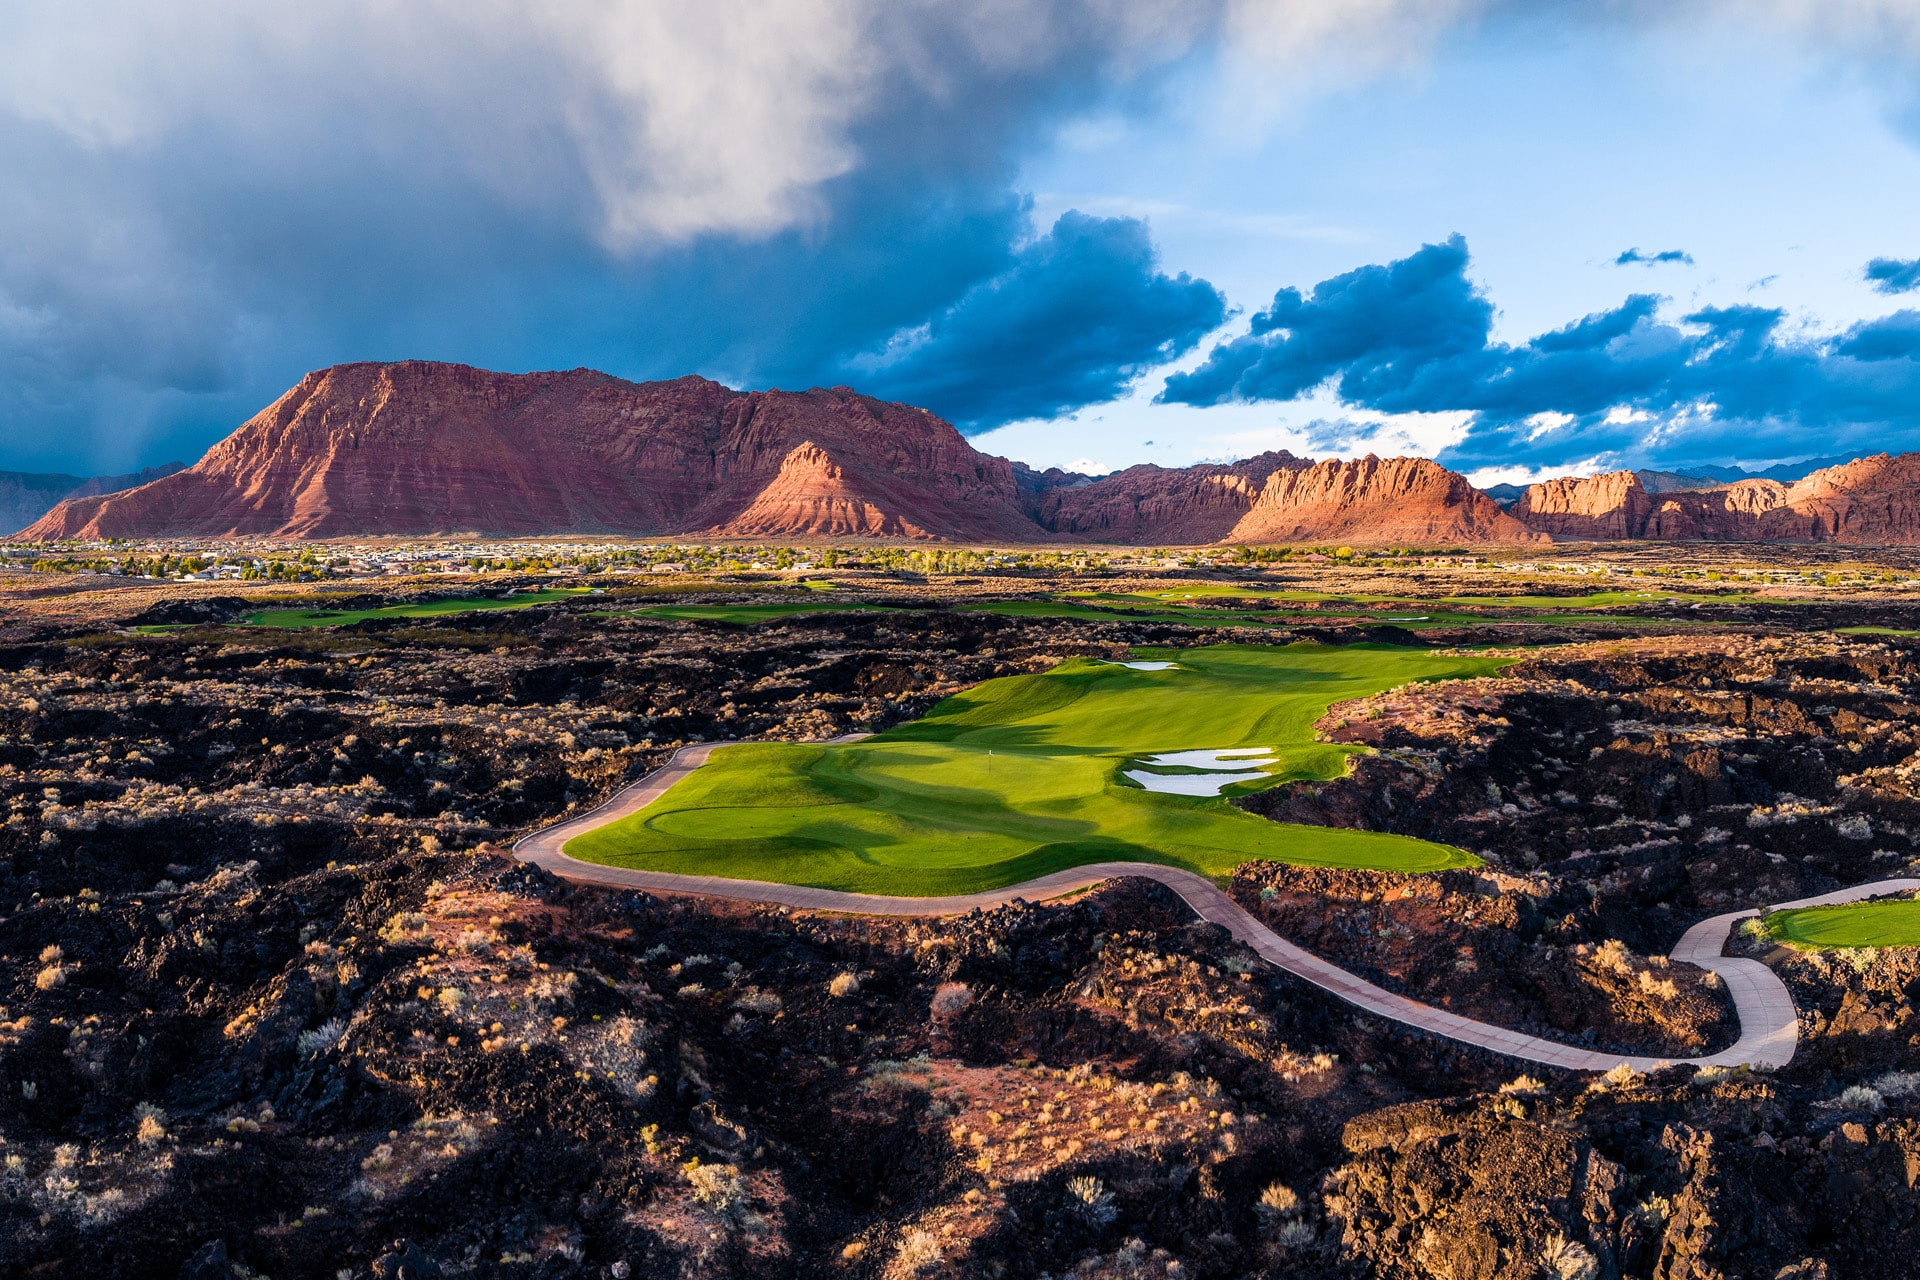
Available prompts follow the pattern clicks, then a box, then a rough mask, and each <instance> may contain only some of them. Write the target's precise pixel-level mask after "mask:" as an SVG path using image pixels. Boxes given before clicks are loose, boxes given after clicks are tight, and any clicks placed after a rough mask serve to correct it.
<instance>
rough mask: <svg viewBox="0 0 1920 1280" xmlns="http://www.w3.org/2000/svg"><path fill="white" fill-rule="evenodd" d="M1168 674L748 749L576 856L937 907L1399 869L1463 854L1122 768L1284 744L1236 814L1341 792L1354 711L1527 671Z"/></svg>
mask: <svg viewBox="0 0 1920 1280" xmlns="http://www.w3.org/2000/svg"><path fill="white" fill-rule="evenodd" d="M1136 656H1138V657H1140V658H1147V659H1165V660H1171V661H1173V662H1175V663H1176V664H1177V665H1176V666H1175V667H1173V668H1171V669H1168V670H1164V671H1138V670H1132V669H1129V668H1127V667H1122V666H1115V665H1111V664H1105V663H1099V662H1094V661H1090V660H1086V659H1079V658H1075V659H1069V660H1068V661H1066V662H1063V663H1061V664H1060V665H1059V666H1057V667H1055V668H1053V669H1052V670H1050V671H1047V672H1045V673H1042V674H1038V675H1026V676H1012V677H1008V678H1006V679H1002V680H990V681H987V682H985V683H983V684H981V685H978V686H976V687H975V688H973V689H969V690H968V691H966V692H965V693H962V694H958V695H956V696H954V697H952V698H949V699H947V700H946V701H945V702H942V703H940V704H939V705H938V706H936V707H934V708H933V710H932V711H930V712H929V713H928V714H927V715H926V716H925V717H924V718H922V719H920V720H917V721H915V722H913V723H911V724H906V725H902V726H900V727H898V728H895V729H892V730H889V731H888V732H886V733H883V734H880V735H878V736H876V737H873V738H869V739H867V740H865V741H863V742H857V743H848V744H819V743H742V744H739V745H736V746H729V747H723V748H721V749H720V750H718V751H716V752H714V753H713V756H712V757H711V759H710V760H709V762H708V763H707V764H706V765H705V766H704V767H703V768H701V769H699V770H697V771H695V772H694V773H693V774H692V775H691V776H689V777H688V778H687V779H686V780H684V781H683V782H681V783H680V784H679V785H678V786H675V787H674V788H673V789H672V790H670V791H669V792H668V793H667V794H666V795H664V796H662V797H661V798H660V799H658V800H656V801H655V802H654V803H653V804H652V805H650V806H648V807H647V808H646V809H644V810H642V811H640V812H639V813H636V814H633V815H631V816H629V817H627V818H624V819H622V820H620V821H619V822H616V823H612V824H609V825H608V826H605V827H602V828H600V829H599V830H597V831H593V832H589V833H587V834H585V835H582V836H578V837H575V838H574V839H573V840H571V841H569V842H568V844H567V852H568V853H569V854H571V855H573V856H574V857H576V858H582V859H585V860H587V861H592V862H602V863H608V864H611V865H614V866H624V867H640V868H645V869H648V870H655V871H673V872H682V873H687V874H703V875H720V876H729V877H734V878H738V879H747V880H773V881H780V882H783V883H788V884H804V885H813V886H818V887H821V888H831V889H846V890H854V891H859V892H866V893H892V894H908V895H916V896H936V895H944V894H953V893H966V892H973V891H978V890H983V889H992V888H999V887H1001V886H1004V885H1009V884H1018V883H1020V882H1021V881H1024V880H1028V879H1031V878H1033V877H1035V876H1039V875H1044V874H1046V873H1047V872H1050V871H1057V870H1060V869H1062V868H1065V867H1071V866H1077V865H1080V864H1083V863H1088V862H1099V861H1109V860H1122V859H1128V860H1135V861H1146V862H1160V863H1167V864H1170V865H1174V866H1181V867H1186V868H1189V869H1191V870H1194V871H1198V872H1200V873H1202V874H1204V875H1210V876H1224V875H1226V874H1228V873H1229V872H1231V871H1232V869H1233V868H1234V867H1235V866H1236V865H1237V864H1239V863H1240V862H1243V861H1245V860H1247V859H1249V858H1271V859H1275V860H1278V861H1282V862H1293V863H1305V864H1315V865H1328V866H1343V867H1373V868H1379V869H1386V870H1397V871H1428V870H1437V869H1439V868H1442V867H1454V866H1467V865H1472V864H1473V862H1474V859H1473V858H1472V857H1471V856H1470V855H1468V854H1466V853H1464V852H1462V851H1461V850H1458V849H1454V848H1450V847H1448V846H1444V845H1438V844H1432V843H1429V842H1426V841H1422V840H1413V839H1409V838H1406V837H1403V836H1392V835H1382V834H1378V833H1375V832H1366V831H1349V830H1341V829H1334V828H1325V827H1305V826H1292V825H1284V824H1279V823H1274V822H1269V821H1267V820H1266V819H1264V818H1260V817H1256V816H1254V815H1253V814H1249V813H1246V812H1243V811H1242V810H1239V809H1236V808H1234V807H1233V806H1231V805H1230V804H1228V803H1226V802H1225V800H1223V799H1214V798H1201V797H1192V796H1177V795H1167V794H1160V793H1155V792H1149V791H1145V790H1142V789H1140V788H1138V787H1136V786H1134V785H1132V784H1131V783H1129V782H1127V781H1126V780H1124V779H1122V778H1121V777H1120V776H1119V775H1120V771H1121V770H1122V769H1123V768H1125V767H1127V766H1128V765H1129V763H1130V762H1134V761H1137V760H1138V759H1139V758H1140V757H1142V756H1146V755H1150V754H1154V753H1159V752H1167V751H1178V750H1197V749H1208V748H1214V749H1228V748H1234V747H1266V748H1271V749H1272V756H1273V759H1274V763H1273V764H1271V765H1269V766H1267V767H1266V768H1265V769H1264V771H1263V772H1261V773H1258V774H1251V775H1249V777H1248V781H1246V782H1242V783H1237V784H1236V785H1235V786H1234V787H1232V788H1231V789H1229V791H1228V793H1227V794H1228V795H1233V794H1239V793H1243V792H1245V791H1249V790H1257V789H1259V788H1261V787H1265V786H1272V785H1275V784H1277V783H1280V782H1284V781H1290V780H1294V779H1308V778H1311V779H1330V778H1335V777H1338V776H1340V775H1341V774H1342V773H1343V772H1344V771H1345V770H1346V767H1347V759H1348V756H1349V755H1350V754H1351V753H1352V752H1353V751H1354V750H1355V748H1351V747H1347V746H1342V745H1338V744H1333V743H1325V742H1319V741H1316V740H1315V739H1314V736H1313V725H1314V722H1315V721H1317V720H1318V719H1319V718H1320V717H1321V716H1322V715H1323V714H1325V712H1326V710H1327V708H1328V707H1329V706H1331V705H1332V704H1333V703H1335V702H1339V701H1343V700H1345V699H1349V698H1356V697H1362V696H1365V695H1367V694H1371V693H1377V692H1379V691H1381V690H1383V689H1388V688H1392V687H1394V686H1395V685H1401V684H1406V683H1408V682H1409V681H1414V680H1437V679H1448V678H1458V677H1472V676H1481V675H1487V674H1490V673H1492V672H1494V671H1497V670H1498V669H1499V668H1500V667H1501V666H1503V665H1505V664H1506V663H1507V662H1510V661H1512V659H1507V658H1497V657H1494V658H1489V657H1479V656H1465V655H1441V654H1434V653H1429V652H1426V651H1423V650H1413V649H1403V648H1390V647H1386V646H1377V645H1353V646H1348V647H1344V648H1332V647H1327V646H1321V645H1305V644H1300V645H1289V646H1285V647H1277V648H1270V647H1262V646H1241V645H1216V646H1211V647H1207V648H1197V649H1182V650H1147V649H1143V650H1138V651H1137V652H1136Z"/></svg>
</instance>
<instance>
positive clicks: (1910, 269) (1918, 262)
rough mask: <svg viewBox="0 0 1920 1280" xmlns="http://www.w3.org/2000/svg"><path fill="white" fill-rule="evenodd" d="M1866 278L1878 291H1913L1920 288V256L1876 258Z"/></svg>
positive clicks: (1870, 263)
mask: <svg viewBox="0 0 1920 1280" xmlns="http://www.w3.org/2000/svg"><path fill="white" fill-rule="evenodd" d="M1866 278H1867V283H1868V284H1871V285H1872V286H1873V289H1874V292H1876V293H1912V292H1913V291H1914V290H1915V289H1920V258H1912V259H1901V258H1875V259H1874V260H1873V261H1872V262H1869V263H1868V264H1867V270H1866Z"/></svg>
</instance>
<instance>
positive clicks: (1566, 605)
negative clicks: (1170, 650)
mask: <svg viewBox="0 0 1920 1280" xmlns="http://www.w3.org/2000/svg"><path fill="white" fill-rule="evenodd" d="M1068 594H1069V595H1070V596H1081V597H1084V598H1094V599H1101V600H1131V601H1138V602H1140V603H1143V604H1176V605H1177V604H1180V603H1181V602H1182V601H1184V600H1199V599H1216V600H1217V599H1233V600H1280V601H1286V602H1289V603H1293V604H1306V603H1318V604H1385V605H1394V606H1408V607H1412V606H1418V605H1434V604H1451V605H1462V606H1466V607H1469V608H1479V609H1612V608H1618V607H1621V606H1625V605H1636V604H1661V603H1665V602H1668V601H1677V602H1679V603H1681V604H1745V603H1748V602H1749V601H1751V600H1753V599H1755V598H1756V597H1755V595H1754V593H1753V592H1751V591H1741V592H1734V593H1729V594H1725V595H1705V594H1701V593H1698V592H1685V591H1589V592H1586V593H1585V594H1583V595H1572V596H1428V597H1417V596H1388V595H1375V594H1368V593H1364V592H1361V593H1353V594H1340V593H1334V592H1327V591H1286V590H1272V589H1266V588H1260V587H1238V586H1231V585H1228V584H1224V583H1211V582H1199V583H1194V584H1193V585H1191V586H1182V587H1179V588H1176V589H1173V590H1168V591H1138V592H1127V593H1114V592H1092V591H1087V592H1070V593H1068Z"/></svg>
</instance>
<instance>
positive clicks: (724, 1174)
mask: <svg viewBox="0 0 1920 1280" xmlns="http://www.w3.org/2000/svg"><path fill="white" fill-rule="evenodd" d="M680 1171H681V1172H682V1173H684V1174H685V1175H686V1179H687V1185H688V1186H689V1187H691V1188H692V1189H693V1200H694V1203H695V1204H697V1205H699V1206H700V1207H701V1208H703V1209H707V1210H709V1211H711V1212H713V1213H717V1214H722V1215H731V1214H735V1213H738V1212H739V1211H740V1210H742V1209H744V1208H745V1207H746V1204H747V1186H746V1183H744V1182H742V1181H741V1180H740V1171H739V1170H738V1169H736V1168H734V1167H733V1166H732V1165H730V1164H701V1163H700V1162H699V1161H698V1160H694V1161H690V1162H689V1163H687V1164H685V1165H682V1166H681V1170H680Z"/></svg>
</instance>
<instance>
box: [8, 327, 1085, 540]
mask: <svg viewBox="0 0 1920 1280" xmlns="http://www.w3.org/2000/svg"><path fill="white" fill-rule="evenodd" d="M454 532H479V533H488V534H535V533H558V532H567V533H596V532H606V533H633V534H665V533H692V532H711V533H714V534H719V535H728V534H735V533H738V534H742V535H747V534H765V535H774V534H780V535H814V536H832V535H836V534H849V533H885V534H896V535H902V536H908V537H942V538H956V539H964V540H968V541H1001V540H1006V541H1012V540H1023V541H1034V540H1039V539H1043V538H1045V537H1046V536H1047V535H1046V533H1045V531H1043V530H1042V529H1040V528H1039V527H1038V526H1037V525H1035V524H1034V523H1033V522H1032V521H1031V520H1030V519H1029V518H1028V517H1027V516H1026V515H1025V514H1024V513H1023V511H1022V510H1021V499H1020V495H1019V493H1018V492H1017V489H1016V486H1015V484H1014V478H1013V469H1012V467H1011V465H1010V464H1008V463H1007V462H1006V461H1004V460H1003V459H1000V458H994V457H989V456H987V455H985V454H982V453H979V452H976V451H975V450H974V449H973V448H972V447H971V446H970V445H968V444H967V442H966V440H965V439H963V438H962V437H961V435H960V433H959V432H957V431H955V430H954V429H953V427H951V426H950V425H948V424H947V423H946V422H943V421H941V420H940V419H939V418H936V417H934V416H933V415H932V414H930V413H928V412H926V411H925V410H924V409H915V408H911V407H909V406H906V405H898V404H887V403H884V402H882V401H878V400H873V399H870V398H869V397H866V396H862V395H857V394H855V393H854V392H852V391H849V390H847V389H845V388H834V389H832V390H817V389H816V390H813V391H806V392H798V393H793V392H782V391H766V392H739V391H732V390H729V389H728V388H726V387H723V386H721V385H720V384H718V383H714V382H708V381H706V380H705V379H703V378H679V379H675V380H674V381H671V382H652V383H633V382H625V381H622V380H621V379H618V378H614V377H610V376H608V375H606V374H603V373H595V372H593V371H591V370H585V369H577V370H573V371H570V372H565V373H529V374H501V373H488V372H486V371H484V370H480V369H472V368H468V367H466V366H463V365H449V364H435V363H429V362H425V361H407V362H404V363H399V364H351V365H339V366H336V367H334V368H331V369H323V370H320V371H319V372H317V373H312V374H309V375H307V376H306V377H305V378H303V379H302V380H301V381H300V384H299V385H298V386H296V387H295V388H293V389H292V390H291V391H289V392H287V393H286V394H285V395H283V396H281V397H280V399H279V400H277V401H275V402H274V403H273V404H272V405H270V406H268V407H267V408H266V409H264V410H262V411H261V412H260V413H259V414H257V415H256V416H255V417H254V418H253V419H251V420H250V421H248V422H247V423H245V424H244V425H242V426H241V427H240V428H239V429H238V430H237V431H235V432H234V433H233V434H232V435H230V436H228V437H227V438H226V439H225V440H223V441H221V442H220V443H219V444H217V445H215V446H214V447H213V448H212V449H210V450H209V451H208V452H207V454H206V456H205V457H203V458H201V459H200V461H199V462H198V463H196V464H195V465H194V466H193V467H191V468H189V469H188V470H186V471H183V472H180V473H179V474H177V475H173V476H169V477H167V478H166V479H163V480H159V481H156V482H155V483H153V484H149V485H144V486H142V487H140V488H138V489H132V490H129V491H127V492H125V493H120V494H113V495H110V496H107V497H101V498H86V499H81V500H76V501H70V502H65V503H62V504H61V505H60V506H58V507H56V508H55V509H54V510H53V511H51V512H49V513H48V514H47V515H46V516H45V517H44V518H43V519H41V520H40V521H39V522H38V523H36V524H34V525H32V526H30V527H29V528H27V529H26V530H24V531H23V532H22V534H21V535H20V536H21V537H23V538H40V539H49V538H100V537H137V536H153V535H169V536H183V537H220V536H226V535H236V534H253V535H270V536H278V537H301V538H325V537H344V536H361V535H424V534H434V533H454Z"/></svg>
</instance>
